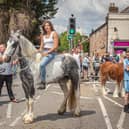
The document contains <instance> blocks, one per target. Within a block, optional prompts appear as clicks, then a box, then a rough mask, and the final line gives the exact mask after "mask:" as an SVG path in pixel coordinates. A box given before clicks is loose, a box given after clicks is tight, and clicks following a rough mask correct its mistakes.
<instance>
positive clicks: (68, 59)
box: [0, 31, 80, 123]
mask: <svg viewBox="0 0 129 129" xmlns="http://www.w3.org/2000/svg"><path fill="white" fill-rule="evenodd" d="M36 52H37V50H36V48H35V47H34V45H33V44H32V43H31V42H30V41H29V40H28V39H27V38H26V37H25V36H23V35H22V34H21V33H20V32H19V31H16V32H12V33H11V34H10V37H9V40H8V42H7V48H6V51H5V53H4V55H3V57H1V58H0V60H2V61H5V62H7V61H9V60H10V59H11V58H12V57H14V56H15V57H17V58H18V60H19V65H20V68H21V70H20V73H19V74H20V79H21V81H22V87H23V90H24V92H25V97H26V101H27V112H26V113H25V115H24V116H23V121H24V123H31V122H33V120H34V115H33V103H34V99H33V97H34V95H35V87H34V85H35V79H34V78H35V76H36V74H34V73H33V70H32V69H31V65H30V63H28V62H29V61H28V59H33V60H34V61H35V64H36V56H37V54H36ZM38 54H39V53H38ZM54 60H55V62H54V64H52V66H53V67H52V69H55V70H54V72H52V73H53V74H52V73H51V72H50V73H51V74H49V79H46V82H47V83H50V82H58V83H59V85H60V87H61V89H62V91H63V93H64V100H63V102H62V103H61V106H60V108H59V109H58V114H60V115H63V114H64V112H66V107H67V104H68V106H69V109H70V110H71V111H72V112H73V115H75V116H80V80H79V78H80V77H79V76H80V74H79V68H78V65H77V63H76V61H75V59H74V58H73V57H72V56H71V55H70V54H62V55H60V56H57V57H55V59H53V61H54ZM38 63H39V62H38ZM52 63H53V62H52ZM50 64H51V63H50ZM50 64H49V65H50ZM36 66H38V65H36ZM55 66H56V67H57V66H58V68H54V67H55ZM37 69H38V67H37ZM49 69H50V68H49ZM46 71H49V70H46ZM55 75H56V76H55ZM50 76H51V77H50ZM46 78H47V77H46Z"/></svg>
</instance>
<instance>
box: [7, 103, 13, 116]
mask: <svg viewBox="0 0 129 129" xmlns="http://www.w3.org/2000/svg"><path fill="white" fill-rule="evenodd" d="M11 113H12V103H11V102H10V103H9V104H8V108H7V112H6V117H7V118H11Z"/></svg>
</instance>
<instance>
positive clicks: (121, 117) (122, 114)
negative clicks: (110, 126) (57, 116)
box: [117, 110, 126, 129]
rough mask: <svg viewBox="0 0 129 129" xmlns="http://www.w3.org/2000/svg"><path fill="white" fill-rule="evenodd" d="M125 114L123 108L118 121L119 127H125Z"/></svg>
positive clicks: (119, 128)
mask: <svg viewBox="0 0 129 129" xmlns="http://www.w3.org/2000/svg"><path fill="white" fill-rule="evenodd" d="M125 116H126V113H125V112H123V110H122V112H121V114H120V119H119V121H118V123H117V129H124V128H123V124H124V120H125Z"/></svg>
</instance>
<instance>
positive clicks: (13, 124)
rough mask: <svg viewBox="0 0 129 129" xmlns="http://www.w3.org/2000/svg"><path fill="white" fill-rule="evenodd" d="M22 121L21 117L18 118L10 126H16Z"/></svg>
mask: <svg viewBox="0 0 129 129" xmlns="http://www.w3.org/2000/svg"><path fill="white" fill-rule="evenodd" d="M20 119H21V116H19V117H17V118H16V119H15V120H14V121H13V122H12V123H11V124H10V125H9V126H15V125H16V124H17V122H18V121H19V120H20Z"/></svg>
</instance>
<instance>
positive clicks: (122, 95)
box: [120, 80, 125, 97]
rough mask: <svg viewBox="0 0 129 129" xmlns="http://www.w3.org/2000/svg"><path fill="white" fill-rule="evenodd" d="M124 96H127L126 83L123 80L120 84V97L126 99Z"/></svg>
mask: <svg viewBox="0 0 129 129" xmlns="http://www.w3.org/2000/svg"><path fill="white" fill-rule="evenodd" d="M124 96H125V90H124V81H123V80H121V83H120V97H124Z"/></svg>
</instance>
